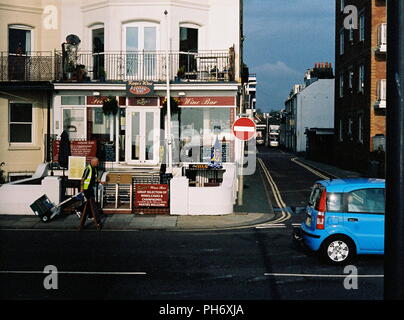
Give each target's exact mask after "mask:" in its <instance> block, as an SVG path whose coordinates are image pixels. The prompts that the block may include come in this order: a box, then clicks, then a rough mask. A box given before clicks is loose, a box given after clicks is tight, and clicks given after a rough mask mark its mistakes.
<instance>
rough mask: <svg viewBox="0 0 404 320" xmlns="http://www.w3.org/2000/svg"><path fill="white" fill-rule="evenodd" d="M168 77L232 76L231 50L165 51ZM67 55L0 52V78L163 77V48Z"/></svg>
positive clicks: (199, 79)
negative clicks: (167, 52)
mask: <svg viewBox="0 0 404 320" xmlns="http://www.w3.org/2000/svg"><path fill="white" fill-rule="evenodd" d="M168 59H169V63H168V64H169V67H170V80H171V81H178V82H182V81H185V82H230V81H234V80H235V57H234V53H232V51H231V50H230V51H198V52H179V51H177V52H173V51H172V52H169V54H168ZM73 61H74V62H73V63H72V59H67V57H66V55H65V54H63V53H62V52H61V51H54V52H28V53H26V54H11V53H8V52H0V81H52V82H126V81H136V80H148V81H154V82H165V81H166V69H167V68H166V65H167V63H166V52H164V51H153V52H146V51H136V52H135V51H133V52H129V51H126V52H123V51H121V52H101V53H93V52H79V53H77V55H76V56H75V58H74V59H73Z"/></svg>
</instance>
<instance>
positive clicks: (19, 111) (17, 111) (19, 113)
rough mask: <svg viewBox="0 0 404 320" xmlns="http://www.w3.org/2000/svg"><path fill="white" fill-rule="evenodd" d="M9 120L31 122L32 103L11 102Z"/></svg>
mask: <svg viewBox="0 0 404 320" xmlns="http://www.w3.org/2000/svg"><path fill="white" fill-rule="evenodd" d="M10 122H32V104H30V103H11V104H10Z"/></svg>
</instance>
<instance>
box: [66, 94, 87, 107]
mask: <svg viewBox="0 0 404 320" xmlns="http://www.w3.org/2000/svg"><path fill="white" fill-rule="evenodd" d="M62 105H63V106H82V105H84V97H82V96H62Z"/></svg>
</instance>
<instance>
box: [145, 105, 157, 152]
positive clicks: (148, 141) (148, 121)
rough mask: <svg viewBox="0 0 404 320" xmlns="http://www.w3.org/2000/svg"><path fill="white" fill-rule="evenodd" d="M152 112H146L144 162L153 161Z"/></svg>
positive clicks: (153, 128)
mask: <svg viewBox="0 0 404 320" xmlns="http://www.w3.org/2000/svg"><path fill="white" fill-rule="evenodd" d="M155 129H156V128H155V127H154V112H146V150H145V152H146V155H145V159H146V160H154V142H155V141H154V135H155V133H154V130H155Z"/></svg>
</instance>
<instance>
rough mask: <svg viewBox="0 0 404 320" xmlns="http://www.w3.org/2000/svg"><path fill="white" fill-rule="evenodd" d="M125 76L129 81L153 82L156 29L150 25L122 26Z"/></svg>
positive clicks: (155, 62) (155, 58)
mask: <svg viewBox="0 0 404 320" xmlns="http://www.w3.org/2000/svg"><path fill="white" fill-rule="evenodd" d="M123 33H124V51H126V55H125V56H126V59H125V60H126V63H125V66H126V67H125V70H126V72H125V75H126V77H127V78H128V79H130V80H155V79H156V77H155V76H156V72H157V70H158V66H157V43H158V39H157V36H158V34H157V27H156V26H155V25H153V24H150V23H134V24H132V23H131V24H128V25H125V26H124V30H123Z"/></svg>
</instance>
